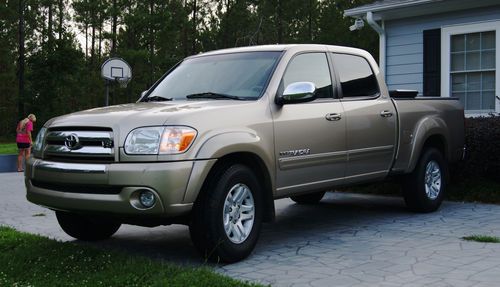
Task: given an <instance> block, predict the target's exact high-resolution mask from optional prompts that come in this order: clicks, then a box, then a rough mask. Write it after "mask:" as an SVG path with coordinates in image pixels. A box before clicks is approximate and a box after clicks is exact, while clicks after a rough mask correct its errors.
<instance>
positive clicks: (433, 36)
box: [424, 29, 441, 97]
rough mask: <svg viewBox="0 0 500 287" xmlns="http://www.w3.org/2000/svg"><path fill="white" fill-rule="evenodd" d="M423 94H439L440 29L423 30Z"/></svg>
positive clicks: (437, 95) (431, 95) (433, 95)
mask: <svg viewBox="0 0 500 287" xmlns="http://www.w3.org/2000/svg"><path fill="white" fill-rule="evenodd" d="M424 96H429V97H439V96H441V29H433V30H425V31H424Z"/></svg>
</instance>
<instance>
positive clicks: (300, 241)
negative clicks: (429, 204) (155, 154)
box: [0, 173, 500, 286]
mask: <svg viewBox="0 0 500 287" xmlns="http://www.w3.org/2000/svg"><path fill="white" fill-rule="evenodd" d="M0 182H1V185H0V196H1V198H2V200H1V201H0V210H1V213H0V225H8V226H12V227H14V228H16V229H18V230H20V231H25V232H30V233H37V234H41V235H44V236H47V237H50V238H54V239H57V240H62V241H72V240H73V239H72V238H71V237H69V236H67V235H66V234H64V232H63V231H62V230H61V229H60V228H59V226H58V224H57V221H56V218H55V216H54V213H53V212H52V211H50V210H48V209H45V208H43V207H39V206H36V205H34V204H31V203H29V202H27V200H26V198H25V190H24V182H23V177H22V175H21V174H18V173H4V174H0ZM275 203H276V215H277V218H276V222H274V223H271V224H265V225H264V226H263V230H262V234H261V237H260V240H259V243H258V244H257V247H256V249H255V251H254V252H253V253H252V255H251V256H250V257H249V258H247V259H246V260H244V261H241V262H238V263H235V264H230V265H217V266H215V269H216V271H217V272H220V273H222V274H226V275H228V276H231V277H234V278H238V279H242V280H248V281H252V282H260V283H263V284H270V285H272V286H500V244H493V243H477V242H468V241H464V240H462V239H461V237H463V236H467V235H471V234H481V235H493V236H500V206H498V205H490V204H474V203H454V202H445V203H444V204H443V206H442V207H441V209H440V210H439V211H437V212H435V213H430V214H415V213H411V212H409V211H407V210H406V209H405V206H404V202H403V201H402V199H400V198H393V197H381V196H370V195H357V194H346V193H327V195H326V196H325V198H324V199H323V200H322V201H321V202H320V203H319V204H317V205H298V204H295V203H293V202H292V201H291V200H289V199H281V200H278V201H276V202H275ZM92 245H95V246H99V247H104V248H113V249H119V250H122V251H126V252H131V253H138V254H142V255H145V256H148V257H152V258H158V259H165V260H170V261H174V262H176V263H180V264H195V265H199V264H205V263H204V262H203V261H202V260H200V258H199V257H198V255H197V254H196V252H195V250H194V247H193V245H192V244H191V242H190V240H189V232H188V229H187V227H186V226H181V225H172V226H161V227H156V228H143V227H137V226H129V225H125V226H123V227H122V228H121V229H120V230H119V231H118V232H117V234H116V235H115V236H113V238H111V239H109V240H105V241H102V242H99V243H92Z"/></svg>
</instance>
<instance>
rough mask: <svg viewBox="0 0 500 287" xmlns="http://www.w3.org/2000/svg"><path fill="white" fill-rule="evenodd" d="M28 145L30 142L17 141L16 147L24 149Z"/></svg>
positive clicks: (29, 145)
mask: <svg viewBox="0 0 500 287" xmlns="http://www.w3.org/2000/svg"><path fill="white" fill-rule="evenodd" d="M30 147H31V144H30V143H17V148H18V149H24V148H30Z"/></svg>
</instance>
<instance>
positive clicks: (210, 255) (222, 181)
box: [189, 164, 263, 263]
mask: <svg viewBox="0 0 500 287" xmlns="http://www.w3.org/2000/svg"><path fill="white" fill-rule="evenodd" d="M211 178H212V180H210V181H209V182H208V183H207V185H206V187H204V190H202V192H201V193H200V196H199V198H198V199H197V201H196V202H195V205H194V207H193V215H192V220H191V224H190V225H189V232H190V234H191V240H192V241H193V244H194V245H195V247H196V249H197V250H198V252H199V253H200V254H201V255H202V256H203V257H205V258H206V259H208V260H210V261H215V262H227V263H231V262H236V261H240V260H242V259H244V258H246V257H247V256H248V255H249V254H250V253H251V252H252V250H253V249H254V247H255V244H256V243H257V240H258V237H259V232H260V227H261V223H262V215H263V210H262V207H263V204H262V202H263V201H262V198H263V197H262V194H263V190H262V187H261V185H260V184H259V181H258V179H257V177H256V176H255V174H254V173H253V172H252V171H251V170H250V169H249V168H248V167H246V166H244V165H241V164H232V165H226V166H225V167H222V168H219V169H218V170H217V171H216V172H215V174H213V176H211ZM239 195H243V196H239ZM233 197H234V198H233ZM238 197H240V198H238ZM252 204H253V209H252V208H251V206H252ZM242 206H244V207H245V208H241V207H242ZM252 212H253V217H252Z"/></svg>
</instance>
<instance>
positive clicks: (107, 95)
mask: <svg viewBox="0 0 500 287" xmlns="http://www.w3.org/2000/svg"><path fill="white" fill-rule="evenodd" d="M104 106H105V107H107V106H109V80H106V99H105V102H104Z"/></svg>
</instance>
